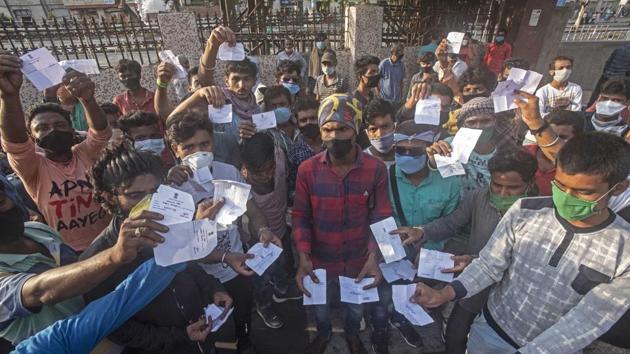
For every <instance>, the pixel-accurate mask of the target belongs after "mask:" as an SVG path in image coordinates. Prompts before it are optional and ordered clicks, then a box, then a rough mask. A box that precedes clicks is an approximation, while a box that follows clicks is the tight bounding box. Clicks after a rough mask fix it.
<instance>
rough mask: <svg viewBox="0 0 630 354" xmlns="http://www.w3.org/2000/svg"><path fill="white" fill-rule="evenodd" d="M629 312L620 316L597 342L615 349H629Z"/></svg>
mask: <svg viewBox="0 0 630 354" xmlns="http://www.w3.org/2000/svg"><path fill="white" fill-rule="evenodd" d="M629 334H630V310H628V311H626V313H624V314H623V316H621V318H620V319H619V320H618V321H617V323H615V324H614V325H613V326H612V327H611V328H610V329H609V330H608V332H606V333H604V335H602V336H601V337H599V340H601V341H602V342H605V343H608V344H610V345H613V346H615V347H619V348H625V349H630V336H629Z"/></svg>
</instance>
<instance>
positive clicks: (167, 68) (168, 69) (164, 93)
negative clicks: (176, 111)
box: [153, 62, 175, 122]
mask: <svg viewBox="0 0 630 354" xmlns="http://www.w3.org/2000/svg"><path fill="white" fill-rule="evenodd" d="M174 69H175V68H174V67H173V64H170V63H166V62H161V63H160V65H158V67H157V75H156V76H157V81H158V85H157V89H156V90H155V93H154V94H153V107H154V108H155V111H156V112H157V114H158V116H159V117H160V119H161V120H162V121H163V122H166V118H167V117H168V116H169V115H170V114H171V112H172V111H173V107H172V106H171V103H170V102H169V101H168V84H169V83H170V82H171V79H172V78H173V71H174Z"/></svg>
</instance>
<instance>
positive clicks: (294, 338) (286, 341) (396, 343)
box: [252, 301, 630, 354]
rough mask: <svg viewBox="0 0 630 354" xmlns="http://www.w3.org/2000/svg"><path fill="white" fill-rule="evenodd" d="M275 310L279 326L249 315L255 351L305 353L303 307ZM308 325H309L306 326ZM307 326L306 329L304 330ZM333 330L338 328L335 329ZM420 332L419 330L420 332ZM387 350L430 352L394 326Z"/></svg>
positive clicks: (614, 353)
mask: <svg viewBox="0 0 630 354" xmlns="http://www.w3.org/2000/svg"><path fill="white" fill-rule="evenodd" d="M275 306H277V309H278V311H279V312H280V314H281V315H282V316H283V318H284V319H285V324H286V325H285V326H284V327H283V328H281V329H278V330H272V329H268V328H267V327H265V325H264V323H263V322H262V320H261V319H260V317H258V315H256V314H254V315H253V319H252V327H253V328H252V329H253V331H252V332H253V333H252V340H253V341H254V343H255V345H256V349H257V352H256V353H257V354H301V353H304V348H305V347H306V345H307V343H308V340H309V335H310V336H311V337H310V338H313V336H314V333H315V332H314V329H313V328H312V325H311V326H309V325H308V321H307V314H306V312H305V310H304V307H303V306H301V304H300V302H298V301H288V302H285V303H283V304H276V305H275ZM342 313H343V310H342V309H336V310H335V311H333V315H334V317H333V328H334V331H335V330H336V329H337V328H339V329H340V328H343V322H342V318H343V317H342ZM307 327H310V328H307ZM305 328H307V329H308V330H309V331H305ZM336 332H340V330H339V331H336ZM419 333H422V332H419ZM361 338H362V339H363V343H364V344H365V346H366V348H368V349H370V347H369V343H370V341H369V330H365V331H363V332H361ZM389 350H390V353H392V354H412V353H413V354H419V353H429V351H425V350H421V349H414V348H411V347H409V346H408V345H407V344H406V343H404V341H403V339H402V338H401V337H400V335H399V334H398V332H397V331H396V330H393V329H392V330H390V346H389ZM347 353H348V350H347V348H346V343H345V341H344V339H343V337H342V336H341V333H335V334H334V336H333V339H332V341H331V342H330V344H329V345H328V349H327V350H326V354H347ZM584 354H630V350H622V349H617V348H614V347H611V346H609V345H607V344H604V343H599V342H597V343H595V344H593V345H591V346H589V347H588V348H587V349H586V350H584Z"/></svg>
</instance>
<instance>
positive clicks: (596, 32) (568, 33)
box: [562, 24, 630, 42]
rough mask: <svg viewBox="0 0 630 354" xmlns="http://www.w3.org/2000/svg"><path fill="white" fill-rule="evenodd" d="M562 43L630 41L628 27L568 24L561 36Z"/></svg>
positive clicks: (629, 28) (629, 29)
mask: <svg viewBox="0 0 630 354" xmlns="http://www.w3.org/2000/svg"><path fill="white" fill-rule="evenodd" d="M562 41H563V42H589V41H593V42H597V41H630V27H629V26H628V25H627V24H626V25H625V26H619V25H610V24H599V25H582V26H579V27H577V28H576V27H574V25H571V24H568V25H567V27H566V28H565V30H564V34H563V36H562Z"/></svg>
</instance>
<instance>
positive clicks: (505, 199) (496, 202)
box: [490, 192, 527, 213]
mask: <svg viewBox="0 0 630 354" xmlns="http://www.w3.org/2000/svg"><path fill="white" fill-rule="evenodd" d="M525 197H527V192H525V193H523V194H521V195H506V196H503V195H500V194H496V193H492V192H490V205H492V206H493V207H494V208H495V209H497V210H498V211H500V212H501V213H504V212H506V211H507V210H508V209H510V207H511V206H512V204H514V203H515V202H516V201H517V200H519V199H521V198H525Z"/></svg>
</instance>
